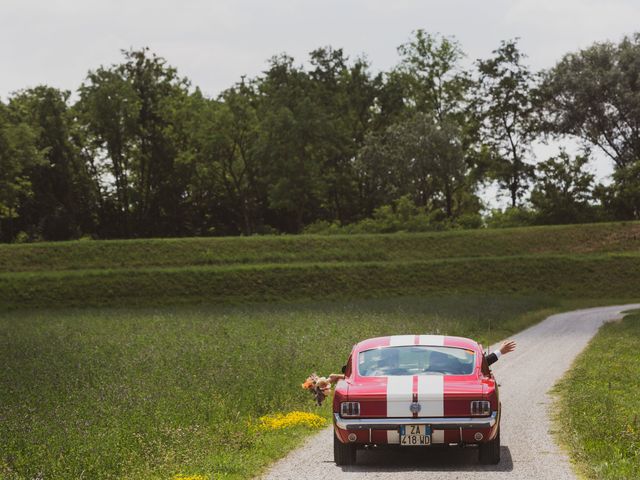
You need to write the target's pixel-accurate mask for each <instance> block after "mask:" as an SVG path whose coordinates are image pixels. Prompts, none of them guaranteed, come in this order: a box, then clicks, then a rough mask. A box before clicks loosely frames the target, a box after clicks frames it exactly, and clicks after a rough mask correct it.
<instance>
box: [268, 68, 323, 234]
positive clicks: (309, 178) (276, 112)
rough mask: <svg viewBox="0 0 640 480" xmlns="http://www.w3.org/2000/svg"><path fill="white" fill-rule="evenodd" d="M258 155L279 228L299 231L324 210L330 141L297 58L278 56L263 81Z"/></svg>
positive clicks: (311, 89)
mask: <svg viewBox="0 0 640 480" xmlns="http://www.w3.org/2000/svg"><path fill="white" fill-rule="evenodd" d="M258 116H259V119H260V127H259V128H260V137H259V146H258V148H259V155H260V158H261V160H260V161H261V163H262V164H264V165H265V181H266V182H267V184H268V190H267V195H268V202H269V207H270V209H271V210H272V211H273V213H274V214H275V215H274V217H275V218H274V220H275V222H274V223H275V224H277V225H278V226H279V227H280V228H282V229H283V230H286V231H289V232H300V231H301V230H302V227H303V226H304V223H305V216H306V217H307V220H312V218H313V216H314V215H315V214H317V212H318V211H319V209H320V207H321V202H322V198H323V195H324V192H325V190H326V182H325V179H324V178H323V177H322V175H321V171H322V165H323V161H324V153H323V142H324V141H325V139H326V136H325V133H324V128H325V124H323V121H322V120H323V114H322V111H321V108H320V106H319V105H318V102H316V101H315V99H314V96H313V87H312V83H311V81H310V78H309V75H308V74H307V73H306V72H305V71H304V70H303V69H302V68H299V67H296V66H294V64H293V58H291V57H288V56H286V55H283V56H279V57H274V58H272V60H271V64H270V68H269V70H268V71H267V72H266V75H265V77H264V78H263V79H262V81H261V82H260V102H259V109H258Z"/></svg>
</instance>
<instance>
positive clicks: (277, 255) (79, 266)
mask: <svg viewBox="0 0 640 480" xmlns="http://www.w3.org/2000/svg"><path fill="white" fill-rule="evenodd" d="M607 252H616V253H621V252H640V222H629V223H601V224H587V225H562V226H544V227H526V228H510V229H485V230H466V231H449V232H435V233H412V234H403V233H398V234H393V235H385V234H380V235H349V236H343V235H340V236H335V237H332V236H320V235H300V236H277V237H274V236H264V237H230V238H185V239H147V240H109V241H75V242H58V243H34V244H21V245H0V272H22V271H49V270H91V269H120V268H127V269H128V268H136V269H137V268H151V267H165V268H166V267H187V266H194V267H197V266H221V265H243V264H274V263H285V264H291V263H324V262H351V263H353V262H372V261H376V262H381V261H385V262H400V261H429V260H435V259H441V258H458V257H498V256H500V257H501V256H513V255H516V256H518V255H520V256H521V255H538V254H542V255H550V254H596V253H607Z"/></svg>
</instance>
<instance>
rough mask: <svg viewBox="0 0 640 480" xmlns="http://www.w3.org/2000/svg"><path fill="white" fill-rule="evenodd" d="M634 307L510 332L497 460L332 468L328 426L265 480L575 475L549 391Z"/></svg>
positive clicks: (460, 458) (372, 454) (371, 462)
mask: <svg viewBox="0 0 640 480" xmlns="http://www.w3.org/2000/svg"><path fill="white" fill-rule="evenodd" d="M635 308H640V304H634V305H623V306H612V307H602V308H591V309H586V310H576V311H574V312H567V313H561V314H558V315H553V316H551V317H549V318H547V319H546V320H544V321H543V322H541V323H539V324H537V325H534V326H533V327H531V328H529V329H527V330H525V331H523V332H521V333H519V334H518V335H516V336H515V337H513V338H514V339H515V340H516V341H517V342H518V348H517V349H516V351H515V352H513V353H511V354H509V355H508V356H507V357H505V358H503V359H501V360H500V361H499V362H498V363H496V364H495V366H494V367H493V371H494V372H495V374H496V378H497V379H498V381H499V383H500V398H501V401H502V426H501V441H502V450H501V457H502V460H501V462H500V463H499V464H498V465H491V466H486V465H479V464H478V459H477V450H476V449H475V448H472V447H468V448H449V449H435V448H434V449H429V450H417V449H408V450H387V451H385V450H378V451H359V452H358V464H357V465H355V466H349V467H337V466H336V465H335V464H334V463H333V443H332V435H333V431H332V429H331V428H328V429H325V430H323V431H322V432H321V433H319V434H318V435H316V436H314V437H312V438H310V439H309V441H308V442H307V443H306V444H305V445H304V446H303V447H301V448H300V449H298V450H296V451H294V452H292V453H291V454H289V455H288V456H287V457H286V458H284V459H282V460H281V461H279V462H278V463H276V464H275V465H274V466H273V467H272V468H271V469H270V470H269V471H268V472H267V473H266V475H265V476H264V477H263V478H264V479H278V480H284V479H304V478H309V479H315V480H319V479H324V478H326V479H354V478H366V479H374V478H375V479H387V478H388V479H392V478H393V479H398V478H402V479H403V480H406V479H414V478H415V479H417V478H420V479H428V478H433V479H436V478H437V479H443V480H444V479H459V480H462V479H474V480H476V479H477V478H478V475H483V476H484V478H491V479H495V478H503V477H504V478H507V477H508V478H518V479H532V480H533V479H535V480H538V479H553V480H562V479H573V478H575V476H574V474H573V472H572V470H571V467H570V464H569V460H568V458H567V456H566V455H565V454H564V453H563V452H562V451H561V450H560V449H559V447H558V446H557V445H556V444H555V442H554V440H553V437H552V435H551V433H550V432H551V430H552V426H551V421H550V418H549V405H550V404H551V402H552V401H553V400H552V398H551V396H550V395H549V390H550V389H551V387H552V386H553V385H554V384H555V383H556V382H557V381H558V380H559V379H560V378H561V377H562V375H563V374H564V372H566V371H567V369H569V367H570V366H571V363H572V361H573V360H574V358H575V357H576V355H578V353H580V352H581V351H582V349H583V348H584V347H585V346H586V345H587V343H588V342H589V340H590V339H591V337H593V335H595V333H596V332H597V331H598V328H600V326H601V325H602V324H603V323H604V322H606V321H609V320H614V319H619V318H621V317H622V312H623V311H625V310H631V309H635ZM485 472H486V473H485ZM487 474H488V476H487Z"/></svg>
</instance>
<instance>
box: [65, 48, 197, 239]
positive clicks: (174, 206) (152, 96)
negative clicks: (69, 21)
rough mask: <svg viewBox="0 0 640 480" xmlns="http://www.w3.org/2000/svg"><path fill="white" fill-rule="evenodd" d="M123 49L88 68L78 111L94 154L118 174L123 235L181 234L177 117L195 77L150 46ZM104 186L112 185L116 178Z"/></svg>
mask: <svg viewBox="0 0 640 480" xmlns="http://www.w3.org/2000/svg"><path fill="white" fill-rule="evenodd" d="M123 55H124V62H123V63H121V64H119V65H112V66H111V67H109V68H105V67H100V68H98V69H97V70H95V71H92V72H89V75H88V77H87V80H86V81H85V83H84V84H83V85H82V86H81V87H80V90H79V91H80V102H79V105H78V110H79V112H80V114H81V119H82V121H83V123H84V126H85V129H86V131H87V134H88V135H87V136H88V138H89V139H90V141H91V143H92V145H93V147H94V151H95V154H96V155H99V154H101V153H102V160H101V162H100V163H101V166H102V167H104V168H106V170H107V171H108V172H109V173H110V174H111V175H112V176H113V190H114V192H113V193H114V205H115V208H116V211H117V215H118V217H119V221H118V225H119V226H120V228H119V229H118V230H116V232H117V233H116V234H118V235H124V236H130V235H132V234H136V235H144V236H149V235H177V234H179V233H180V231H181V230H182V228H181V226H182V218H183V217H184V216H183V215H182V213H183V211H182V208H183V207H184V195H185V190H186V184H185V182H186V178H187V172H186V171H185V169H180V168H178V165H176V163H175V160H176V157H177V155H178V153H179V152H178V150H177V148H176V145H175V144H174V143H173V142H172V139H174V138H175V137H174V136H173V135H171V132H172V129H173V127H172V125H171V118H173V116H174V112H173V109H174V108H175V107H176V105H178V104H180V102H181V101H182V99H184V97H185V96H187V95H188V82H187V81H186V80H185V79H182V78H180V77H178V74H177V72H176V70H175V69H174V68H173V67H170V66H168V65H167V64H166V62H165V60H164V59H162V58H161V57H158V56H156V55H154V54H151V53H150V52H149V50H148V49H146V48H145V49H141V50H137V51H136V50H130V51H123ZM102 188H103V190H104V191H105V193H107V194H109V193H111V191H112V185H110V184H109V183H106V184H103V186H102ZM134 225H135V232H134Z"/></svg>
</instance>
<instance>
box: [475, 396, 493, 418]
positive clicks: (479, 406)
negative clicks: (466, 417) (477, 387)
mask: <svg viewBox="0 0 640 480" xmlns="http://www.w3.org/2000/svg"><path fill="white" fill-rule="evenodd" d="M490 414H491V402H488V401H487V400H474V401H473V402H471V416H472V417H486V416H488V415H490Z"/></svg>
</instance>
